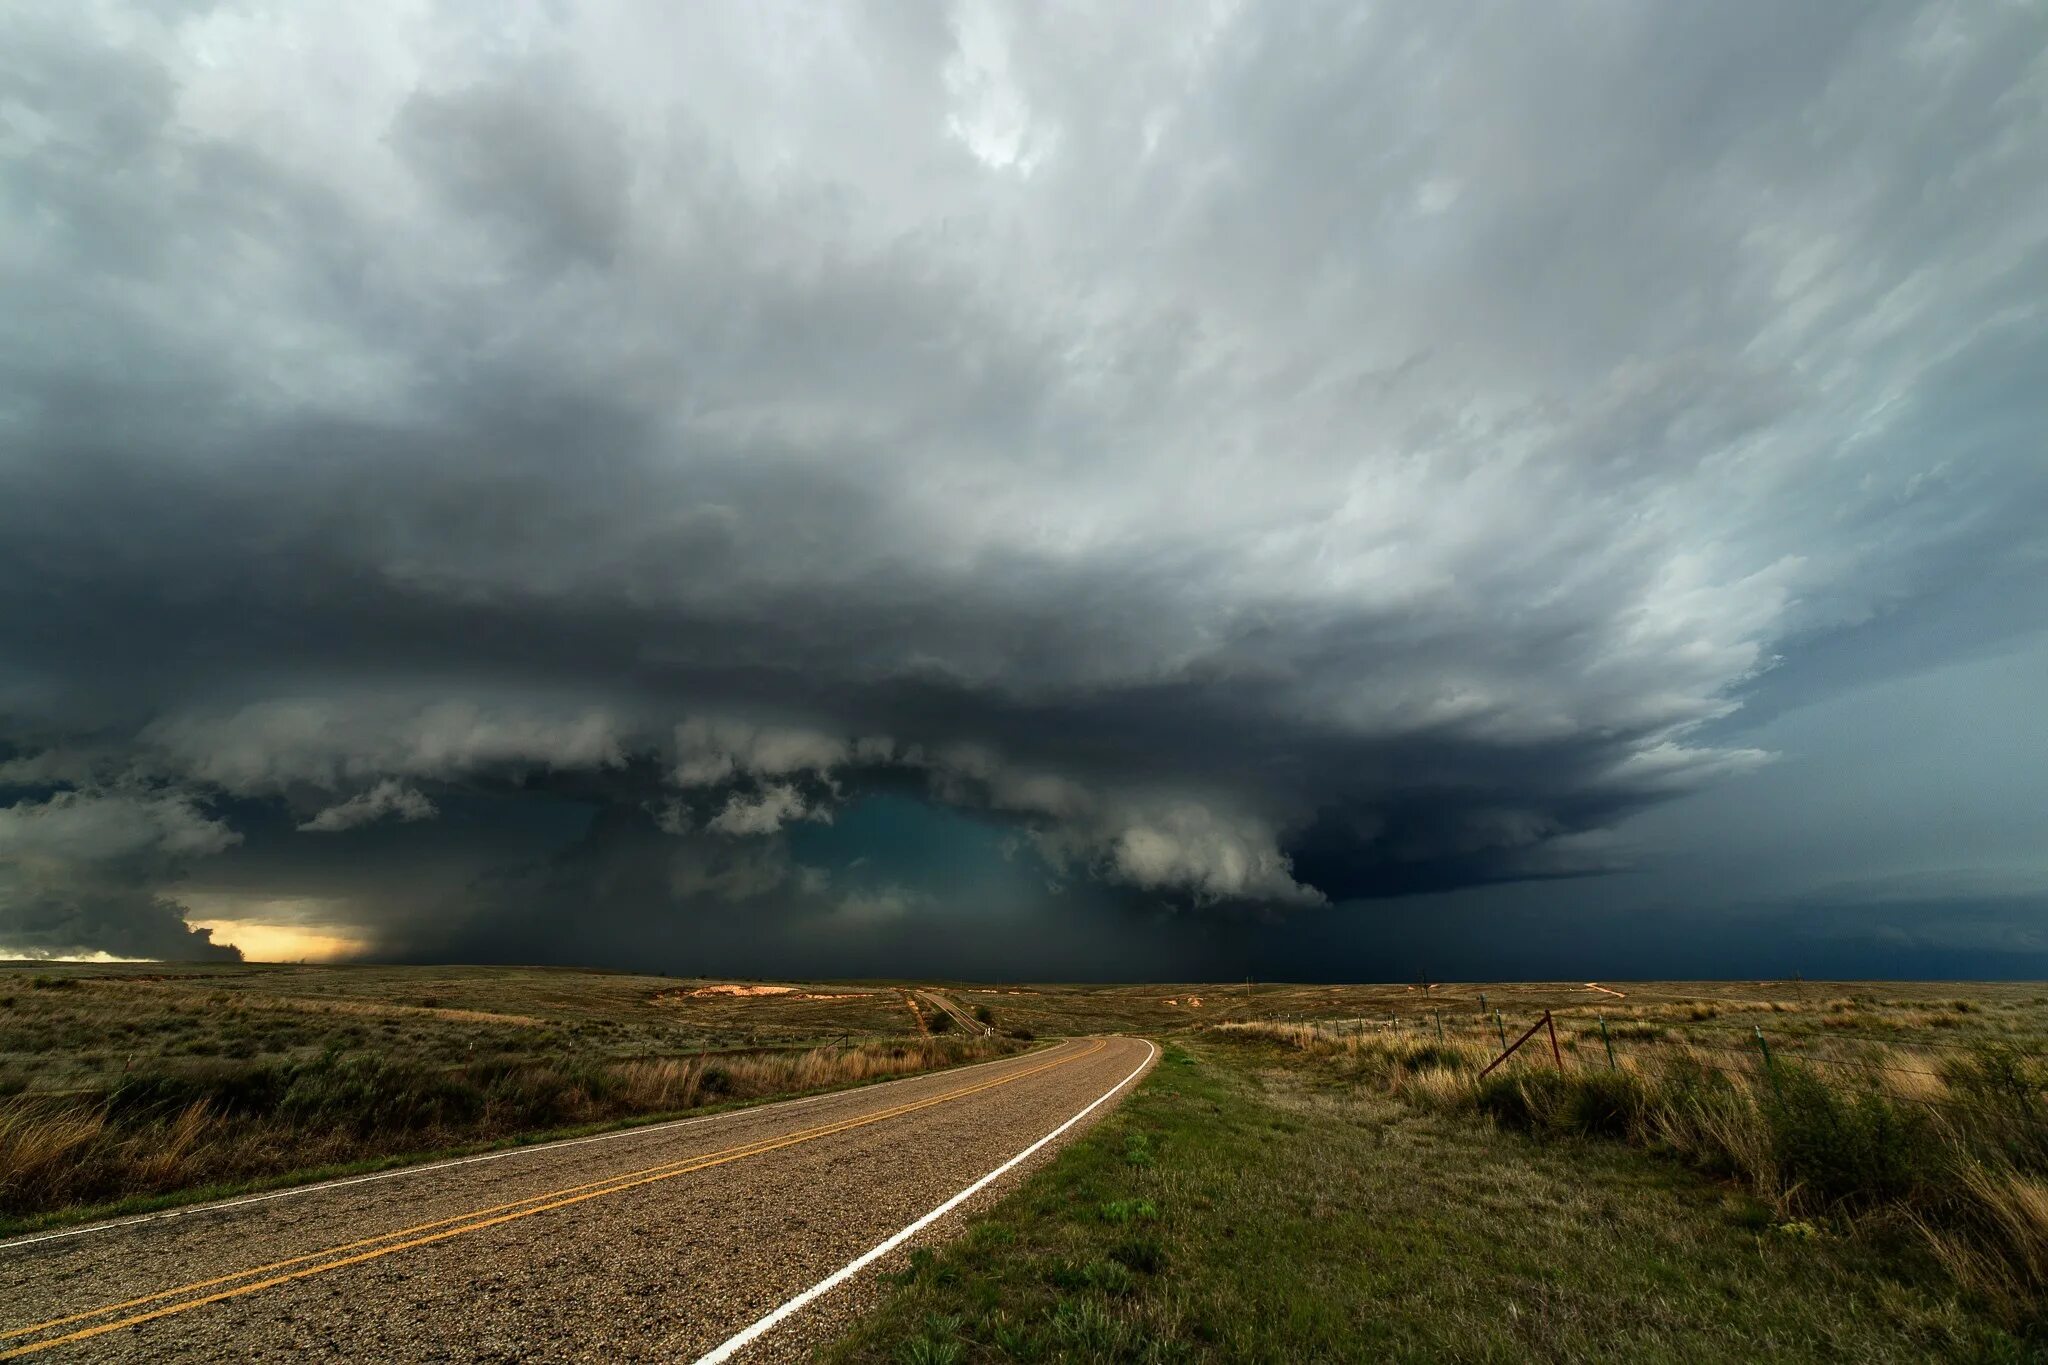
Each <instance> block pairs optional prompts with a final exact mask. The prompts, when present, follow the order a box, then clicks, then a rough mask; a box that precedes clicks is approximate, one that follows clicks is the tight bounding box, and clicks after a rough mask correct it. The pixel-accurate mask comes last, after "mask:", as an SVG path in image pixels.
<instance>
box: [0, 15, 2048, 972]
mask: <svg viewBox="0 0 2048 1365" xmlns="http://www.w3.org/2000/svg"><path fill="white" fill-rule="evenodd" d="M0 25H4V32H0V51H4V52H5V54H6V55H5V57H4V58H0V158H4V185H5V194H4V197H0V272H4V276H5V278H6V280H7V282H8V283H7V295H8V304H7V307H6V308H5V310H4V312H0V432H4V439H0V639H4V640H5V641H6V642H7V644H6V648H5V650H4V653H0V802H4V803H6V804H4V805H0V948H4V949H7V950H11V951H15V952H27V953H37V954H43V953H50V954H56V953H91V952H106V953H112V954H116V955H124V956H125V955H159V954H162V955H172V956H179V955H185V956H190V955H203V954H207V953H218V952H221V951H224V950H223V949H221V948H217V947H215V946H214V945H213V944H211V943H210V942H209V941H208V940H207V937H206V931H204V930H199V929H192V928H189V927H188V922H196V921H197V920H199V919H201V918H203V916H202V915H201V913H200V911H199V907H201V906H202V905H205V904H213V905H216V906H217V905H218V904H220V903H221V902H222V900H223V897H226V898H228V899H233V897H234V896H241V897H243V898H245V899H246V898H247V897H250V896H254V895H257V894H258V893H259V892H261V891H263V890H264V889H265V887H266V886H267V887H268V888H269V889H270V890H272V891H274V892H275V893H276V894H277V895H278V896H280V897H286V898H289V897H299V898H301V899H303V898H304V897H307V896H313V897H314V898H315V899H318V900H319V901H320V903H321V904H324V905H327V906H328V907H329V910H328V911H327V912H325V913H328V914H329V915H331V916H332V917H337V918H338V920H339V922H343V923H346V924H347V925H349V926H350V927H351V928H352V929H353V930H354V931H356V932H358V933H360V934H361V935H362V936H363V937H364V939H365V941H366V942H367V943H368V944H369V946H370V950H371V951H385V952H393V953H428V954H431V953H442V952H461V953H465V954H468V955H477V956H481V955H491V954H494V953H506V954H511V955H514V956H518V955H528V956H549V955H555V956H574V955H576V953H578V952H579V951H586V950H587V948H586V947H585V946H579V938H578V935H579V933H581V932H582V929H581V928H580V927H579V916H581V915H583V914H585V913H586V912H587V911H588V908H589V907H591V906H595V905H601V906H602V907H603V910H602V915H603V916H606V917H609V918H610V920H611V921H614V922H616V923H617V924H618V925H619V926H622V927H621V929H620V934H621V939H620V941H622V942H624V941H629V940H630V926H631V925H632V924H636V923H637V924H655V923H676V922H680V923H684V924H688V925H701V926H705V927H704V933H705V934H706V935H707V936H708V937H706V938H705V939H704V940H703V942H705V943H707V944H709V943H722V942H725V941H726V939H725V938H724V937H721V936H730V935H734V934H738V933H741V932H742V928H736V927H735V926H742V927H743V926H745V925H747V924H749V923H752V924H756V925H758V926H761V932H762V933H770V932H771V931H772V932H785V931H786V932H789V933H802V934H807V935H813V936H817V935H824V936H827V937H829V936H831V935H835V934H836V935H853V936H858V935H860V934H863V933H866V934H886V933H889V932H894V931H895V930H892V928H891V926H897V927H898V928H900V927H901V926H903V925H906V924H912V923H915V922H917V919H918V916H919V915H920V914H922V913H924V911H925V910H926V909H928V908H929V907H928V906H927V905H926V900H927V898H928V893H927V892H924V891H920V890H918V889H916V888H908V887H905V886H902V885H898V884H897V883H895V882H893V881H876V880H873V878H871V877H870V878H868V879H867V880H863V869H862V867H861V866H860V865H859V864H860V863H861V862H862V861H863V860H862V859H860V858H857V857H854V856H853V853H854V852H855V850H853V849H852V848H850V847H847V846H844V845H833V846H832V847H833V848H835V849H836V850H837V852H836V853H834V854H833V855H832V856H830V857H828V856H826V855H825V854H823V853H820V852H818V851H817V850H818V849H819V848H820V847H822V845H820V843H819V841H820V840H828V841H829V840H830V839H833V838H839V839H842V840H844V839H848V838H851V837H853V836H852V835H851V834H850V833H849V832H848V827H847V821H848V820H849V818H850V816H851V814H852V813H854V812H856V811H858V810H860V809H861V808H862V807H863V805H865V804H871V803H873V802H876V801H883V802H885V803H888V804H889V805H890V808H902V807H904V806H906V805H910V806H922V807H926V808H930V809H932V810H935V811H939V812H950V813H953V814H955V815H957V816H959V817H961V819H962V820H963V821H965V822H971V823H972V824H978V825H981V826H985V827H988V828H990V829H993V830H995V831H998V832H999V833H1000V836H1001V847H1002V851H1003V856H1004V858H1006V859H1007V860H1008V862H1009V864H1010V865H1011V866H1012V867H1013V868H1015V869H1024V870H1025V871H1024V872H1023V873H1020V875H1023V876H1024V877H1025V879H1026V880H1028V881H1030V882H1031V884H1032V885H1034V886H1035V887H1037V889H1038V891H1039V893H1040V894H1042V895H1045V896H1047V897H1056V898H1065V899H1066V901H1067V902H1070V903H1076V904H1078V903H1085V906H1086V907H1087V909H1086V914H1087V915H1094V916H1099V917H1107V918H1108V919H1111V920H1119V921H1120V922H1130V921H1131V920H1132V917H1133V916H1137V917H1139V918H1140V919H1142V918H1143V917H1144V916H1155V917H1157V916H1162V915H1163V916H1165V917H1166V918H1165V920H1156V919H1155V920H1154V921H1153V922H1154V923H1155V924H1156V923H1166V922H1172V923H1198V922H1200V921H1203V920H1204V919H1210V920H1213V919H1215V918H1216V917H1218V916H1221V917H1225V918H1228V917H1232V916H1240V915H1242V914H1244V913H1245V912H1256V913H1257V915H1258V916H1260V917H1263V918H1262V922H1266V923H1270V924H1271V925H1272V928H1271V930H1270V932H1273V933H1279V934H1285V933H1286V932H1287V929H1286V924H1287V919H1288V917H1289V915H1291V914H1295V913H1300V912H1303V911H1306V910H1309V909H1311V908H1313V907H1321V906H1330V905H1338V904H1341V903H1346V902H1360V901H1366V900H1372V899H1375V898H1382V897H1390V896H1399V895H1405V894H1409V893H1414V892H1421V891H1441V890H1450V889H1456V888H1461V887H1470V886H1475V885H1479V884H1489V883H1502V882H1517V881H1524V880H1532V879H1549V878H1560V877H1573V876H1588V875H1593V874H1599V873H1604V872H1609V871H1613V870H1615V869H1618V868H1621V867H1625V866H1628V865H1629V863H1630V853H1629V850H1628V848H1627V845H1626V840H1623V839H1620V838H1618V837H1617V836H1616V834H1615V830H1616V828H1617V826H1618V825H1620V824H1622V822H1624V821H1625V820H1627V819H1628V818H1630V817H1631V816H1634V815H1637V814H1638V813H1640V812H1643V811H1645V810H1646V809H1649V808H1651V807H1654V806H1657V805H1659V804H1661V803H1668V802H1675V801H1680V800H1681V799H1682V798H1685V797H1687V796H1688V795H1690V794H1693V793H1697V792H1701V791H1703V790H1707V789H1710V788H1715V787H1718V786H1720V785H1722V784H1726V783H1729V782H1735V781H1740V780H1741V779H1742V777H1743V775H1744V774H1747V773H1750V772H1752V771H1754V770H1756V769H1758V768H1759V767H1761V766H1763V765H1766V764H1768V763H1769V762H1770V760H1771V754H1770V752H1769V751H1768V750H1767V749H1766V748H1764V747H1760V746H1758V745H1755V744H1753V743H1750V742H1747V741H1745V740H1744V739H1743V737H1742V735H1741V732H1740V727H1739V725H1737V724H1735V723H1734V720H1735V719H1736V718H1737V717H1738V713H1739V710H1740V708H1741V706H1742V705H1743V703H1744V701H1745V700H1746V699H1747V698H1749V697H1751V696H1752V695H1754V694H1755V693H1756V691H1757V690H1758V689H1759V688H1761V687H1764V686H1765V685H1766V684H1767V682H1768V680H1769V678H1770V677H1771V675H1772V673H1773V671H1774V670H1777V669H1779V668H1791V667H1796V665H1797V664H1798V662H1799V660H1800V658H1801V651H1802V650H1806V649H1809V648H1811V647H1813V646H1814V643H1815V642H1818V641H1825V640H1828V639H1830V638H1832V637H1834V636H1835V635H1837V634H1839V633H1841V632H1846V631H1852V630H1855V629H1859V628H1864V627H1867V626H1868V625H1869V623H1871V622H1873V621H1883V620H1885V619H1888V618H1890V617H1893V616H1898V617H1899V618H1900V619H1905V618H1907V617H1910V616H1911V614H1912V612H1913V611H1914V610H1915V607H1916V604H1918V603H1921V602H1922V601H1924V600H1926V599H1928V598H1929V597H1930V596H1933V595H1937V594H1939V593H1942V592H1948V591H1951V590H1953V589H1954V587H1955V585H1957V584H1967V583H1977V582H2002V581H2007V580H2017V581H2022V582H2033V583H2035V584H2037V585H2038V581H2039V575H2040V571H2041V569H2042V567H2043V565H2044V546H2048V540H2044V535H2043V530H2042V526H2043V523H2042V513H2043V508H2044V493H2048V458H2044V455H2043V451H2042V446H2041V432H2042V431H2043V430H2044V425H2048V399H2044V397H2043V394H2044V392H2048V390H2044V389H2043V388H2042V386H2041V382H2040V381H2041V376H2042V375H2043V374H2044V373H2048V346H2044V335H2048V332H2044V318H2043V306H2044V303H2048V248H2044V241H2048V60H2044V58H2043V56H2042V53H2043V51H2044V42H2043V36H2044V35H2043V21H2042V18H2041V16H2040V14H2039V12H2038V11H2036V10H2033V9H2032V8H2031V7H2027V6H1989V5H1986V6H1974V5H1965V6H1951V5H1925V6H1919V5H1884V4H1868V5H1847V6H1837V5H1818V6H1807V7H1797V8H1795V9H1792V10H1787V9H1786V8H1785V7H1784V6H1782V5H1746V4H1738V5H1729V6H1715V7H1710V8H1701V7H1692V6H1671V5H1660V4H1640V5H1586V6H1573V7H1565V8H1562V9H1553V8H1544V9H1526V10H1523V9H1508V10H1501V9H1471V8H1468V7H1466V6H1463V5H1436V6H1425V7H1421V8H1420V9H1416V8H1413V7H1400V6H1389V7H1365V6H1360V5H1357V4H1351V3H1346V4H1334V5H1327V6H1317V5H1309V4H1284V5H1283V4H1243V5H1229V4H1217V5H1210V6H1207V7H1199V8H1195V9H1188V10H1181V11H1177V12H1176V15H1175V17H1174V19H1173V21H1172V22H1171V23H1167V22H1163V21H1162V18H1161V16H1160V14H1159V12H1157V11H1155V10H1151V9H1147V8H1142V7H1140V8H1132V9H1125V10H1104V9H1101V8H1099V7H1086V6H1080V7H1048V6H1038V5H1019V6H993V5H974V4H962V5H956V6H939V5H929V6H925V5H913V6H900V5H890V4H876V5H868V6H864V5H853V4H848V5H839V6H831V7H825V8H822V9H821V8H817V7H808V6H782V5H777V4H743V5H742V4H735V5H726V6H689V7H672V6H659V5H655V6H646V7H637V8H634V7H621V6H615V5H596V4H590V5H585V4H560V5H534V6H524V7H502V6H495V5H490V6H476V7H464V6H415V5H393V6H380V7H374V8H373V9H372V10H370V11H365V10H363V9H360V8H351V9H349V10H347V11H342V10H339V9H336V10H321V9H317V8H308V7H304V6H296V5H282V6H265V5H244V4H219V5H205V4H201V5H191V6H178V7H172V8H169V9H165V8H162V7H155V6H134V7H123V6H117V5H94V4H78V5H60V6H44V7H34V6H31V7H23V8H20V9H18V10H16V11H14V12H13V13H11V14H10V15H9V16H8V17H7V18H6V19H4V20H0ZM1963 633H1964V634H1965V635H1967V634H1968V631H1967V629H1966V630H1965V631H1964V632H1963ZM1952 643H1954V645H1955V647H1956V648H1958V649H1966V648H1968V646H1969V643H1970V642H1969V640H1968V639H1964V640H1961V641H1957V642H1952ZM523 809H524V810H528V811H539V810H544V809H545V810H557V811H560V810H570V811H573V812H575V813H576V820H575V821H574V822H572V824H573V828H571V827H570V826H569V825H564V826H562V827H560V828H556V827H554V826H550V827H549V830H550V832H549V834H548V837H547V838H545V839H544V838H542V837H541V836H540V835H539V834H534V833H532V831H531V830H530V829H529V828H528V826H526V825H522V824H521V823H520V821H522V820H527V819H534V820H538V819H540V817H539V816H534V815H522V814H521V813H520V812H521V811H522V810H523ZM958 823H959V822H953V823H950V824H948V825H947V827H948V828H953V827H954V826H955V824H958ZM960 827H963V828H964V827H965V826H964V825H961V826H960ZM349 841H359V842H360V843H361V847H362V849H363V850H366V851H365V852H363V853H361V854H360V855H359V856H357V857H355V858H354V859H353V860H351V859H350V858H348V857H346V856H345V855H344V854H342V853H340V852H337V851H336V850H338V849H342V848H343V847H344V846H345V845H346V844H347V843H348V842H349ZM373 854H374V856H373ZM835 858H836V859H837V861H834V859H835ZM406 859H414V860H416V861H417V864H418V866H419V867H420V868H421V869H422V871H421V873H420V875H419V877H418V878H417V879H412V878H410V876H409V874H407V875H406V876H401V875H400V873H399V872H397V871H393V870H392V869H395V868H399V867H400V866H401V865H403V864H404V860H406ZM351 862H353V864H354V865H355V867H356V869H357V870H356V871H354V872H351V871H349V870H348V866H349V864H350V863H351ZM238 868H239V869H242V870H241V871H237V869H238ZM252 869H260V870H252ZM379 869H382V870H381V871H380V870H379ZM430 871H431V875H429V872H430ZM264 878H270V879H272V881H271V882H270V883H264V882H263V879H264ZM380 878H382V880H380ZM399 881H408V882H409V884H410V889H401V888H399V887H398V886H397V885H396V883H397V882H399ZM259 883H261V884H260V885H259ZM316 883H317V885H316ZM414 883H416V884H414ZM427 885H430V886H431V893H429V891H425V890H420V889H419V888H420V886H427ZM309 888H310V889H309ZM230 892H232V895H230ZM1063 913H1065V912H1063ZM1347 913H1358V914H1369V913H1381V911H1378V910H1375V909H1373V908H1371V907H1366V906H1354V907H1353V908H1352V909H1351V910H1350V911H1347ZM1082 918H1085V915H1084V916H1082ZM774 926H781V928H780V929H775V928H774ZM1105 932H1109V931H1107V930H1105ZM1117 932H1123V931H1122V930H1118V931H1117ZM1162 932H1163V931H1162ZM684 941H686V942H689V941H694V940H688V939H686V940H684Z"/></svg>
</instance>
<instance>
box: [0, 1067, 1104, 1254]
mask: <svg viewBox="0 0 2048 1365" xmlns="http://www.w3.org/2000/svg"><path fill="white" fill-rule="evenodd" d="M1063 1045H1064V1044H1055V1045H1054V1046H1056V1047H1057V1046H1063ZM1032 1055H1034V1054H1033V1053H1030V1052H1022V1053H1017V1054H1015V1055H1013V1056H1009V1057H991V1058H989V1059H988V1060H987V1061H985V1062H969V1063H968V1064H967V1065H966V1066H949V1067H946V1068H944V1069H942V1070H939V1071H920V1072H918V1073H917V1074H915V1075H912V1076H899V1077H897V1078H896V1079H895V1080H891V1081H884V1082H882V1083H881V1084H880V1085H850V1086H843V1087H841V1088H840V1089H838V1090H827V1091H825V1092H824V1093H823V1094H820V1095H804V1096H801V1097H800V1098H797V1099H793V1100H770V1101H768V1102H767V1103H766V1104H749V1105H746V1106H743V1107H742V1108H739V1109H728V1110H726V1111H725V1112H724V1113H720V1114H700V1115H698V1116H697V1117H696V1118H693V1119H669V1120H667V1121H666V1122H663V1123H644V1124H641V1125H639V1126H638V1127H631V1128H616V1129H613V1130H612V1131H611V1132H609V1133H592V1134H591V1135H590V1136H588V1137H580V1138H561V1139H559V1140H557V1141H555V1142H535V1143H530V1144H528V1145H527V1146H524V1147H508V1148H506V1149H505V1150H503V1151H500V1152H480V1153H478V1154H477V1155H475V1156H458V1157H451V1158H449V1159H448V1160H446V1161H428V1162H423V1163H422V1164H420V1165H417V1166H398V1167H394V1168H392V1169H391V1170H388V1171H372V1172H371V1173H370V1174H368V1175H351V1176H344V1177H342V1178H341V1179H339V1180H321V1181H316V1182H314V1183H313V1184H310V1185H290V1186H287V1187H286V1188H284V1189H281V1190H270V1191H268V1192H266V1193H264V1194H251V1195H244V1196H243V1197H242V1198H240V1199H228V1200H224V1201H218V1202H214V1203H208V1204H187V1205H184V1206H182V1207H180V1208H175V1209H160V1210H158V1211H157V1212H155V1213H143V1214H137V1215H136V1216H135V1217H133V1218H115V1219H111V1220H109V1221H107V1222H103V1223H86V1224H83V1225H81V1226H79V1227H75V1228H61V1229H59V1230H57V1231H56V1232H38V1233H36V1234H34V1235H33V1236H29V1237H16V1238H13V1239H12V1240H10V1241H4V1242H0V1251H13V1250H14V1249H15V1248H17V1247H25V1246H34V1245H35V1244H36V1243H38V1242H55V1241H60V1240H62V1239H64V1238H67V1237H86V1236H90V1235H91V1234H93V1233H95V1232H112V1231H113V1230H114V1229H116V1228H132V1227H134V1226H135V1225H136V1224H138V1223H160V1222H164V1221H165V1220H167V1219H171V1218H189V1217H191V1216H192V1215H193V1214H196V1213H223V1212H226V1211H227V1210H228V1209H238V1208H242V1207H243V1206H245V1205H248V1204H264V1203H268V1202H269V1201H271V1200H273V1199H290V1198H293V1197H294V1196H297V1195H301V1194H318V1193H319V1192H320V1191H322V1190H338V1189H341V1188H343V1187H344V1186H348V1185H365V1184H368V1183H369V1182H371V1181H373V1180H396V1179H398V1178H399V1177H400V1176H407V1175H426V1174H428V1173H430V1172H433V1171H446V1170H451V1169H453V1168H454V1167H457V1166H471V1165H474V1164H476V1163H477V1162H479V1161H502V1160H504V1159H505V1158H506V1157H508V1156H533V1155H535V1154H536V1153H544V1152H559V1151H561V1150H562V1149H563V1148H565V1147H581V1146H583V1145H584V1144H585V1143H587V1142H610V1141H612V1140H613V1139H615V1138H623V1137H645V1136H646V1135H647V1134H649V1133H663V1132H667V1131H668V1130H669V1129H671V1128H691V1127H694V1126H696V1125H697V1124H700V1123H716V1122H718V1121H719V1120H720V1119H733V1118H738V1117H740V1116H741V1115H742V1114H762V1113H766V1112H767V1111H769V1110H771V1109H775V1110H781V1109H797V1108H801V1107H802V1106H804V1105H806V1104H817V1103H819V1102H820V1101H823V1100H833V1099H839V1098H842V1097H843V1096H846V1095H851V1094H854V1093H856V1092H863V1093H864V1092H866V1091H870V1090H879V1089H883V1088H885V1087H887V1086H891V1085H895V1084H897V1083H898V1082H900V1081H918V1080H923V1079H924V1078H925V1077H927V1076H954V1075H958V1074H959V1073H960V1072H962V1071H973V1070H975V1069H976V1068H978V1067H984V1066H994V1065H996V1064H997V1063H998V1062H1014V1061H1018V1060H1020V1059H1022V1058H1024V1057H1029V1056H1032Z"/></svg>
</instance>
